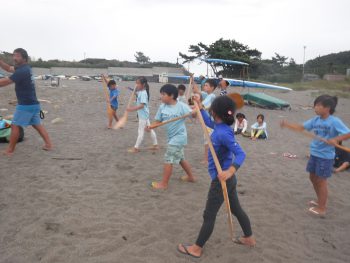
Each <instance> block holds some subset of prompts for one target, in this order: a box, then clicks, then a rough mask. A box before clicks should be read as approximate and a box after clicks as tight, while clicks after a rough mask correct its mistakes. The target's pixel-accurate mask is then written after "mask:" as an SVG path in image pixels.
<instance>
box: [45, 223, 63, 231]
mask: <svg viewBox="0 0 350 263" xmlns="http://www.w3.org/2000/svg"><path fill="white" fill-rule="evenodd" d="M60 226H61V225H60V224H57V223H49V222H46V223H45V229H46V230H47V231H52V232H55V233H57V232H58V231H59V229H60Z"/></svg>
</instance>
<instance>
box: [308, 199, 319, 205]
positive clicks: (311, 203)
mask: <svg viewBox="0 0 350 263" xmlns="http://www.w3.org/2000/svg"><path fill="white" fill-rule="evenodd" d="M309 205H310V206H318V203H317V202H316V201H314V200H311V201H309Z"/></svg>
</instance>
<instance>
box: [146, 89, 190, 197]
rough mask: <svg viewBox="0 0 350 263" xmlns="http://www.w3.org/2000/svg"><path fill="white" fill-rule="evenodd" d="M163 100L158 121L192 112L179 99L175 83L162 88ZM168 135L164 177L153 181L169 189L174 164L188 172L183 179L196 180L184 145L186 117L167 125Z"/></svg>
mask: <svg viewBox="0 0 350 263" xmlns="http://www.w3.org/2000/svg"><path fill="white" fill-rule="evenodd" d="M160 94H161V100H162V102H163V104H162V105H160V107H159V109H158V112H157V114H156V116H155V120H156V122H163V121H167V120H170V119H173V118H176V117H180V116H183V115H186V114H188V113H190V112H191V109H190V107H189V106H188V105H187V104H185V103H182V102H180V101H177V96H178V90H177V88H176V87H175V86H174V85H171V84H166V85H164V86H163V87H162V88H161V89H160ZM165 127H166V131H167V137H168V146H167V150H166V153H165V156H164V161H165V162H164V170H163V179H162V181H161V182H152V184H151V185H152V187H153V188H154V189H164V190H165V189H167V188H168V183H169V180H170V177H171V174H172V170H173V164H180V165H181V167H182V168H183V169H184V171H185V172H186V175H185V176H183V177H181V180H183V181H186V182H194V181H195V178H194V176H193V174H192V171H191V166H190V164H189V163H188V162H187V161H186V160H185V156H184V147H185V145H186V144H187V131H186V126H185V119H181V120H178V121H175V122H172V123H168V124H166V125H165Z"/></svg>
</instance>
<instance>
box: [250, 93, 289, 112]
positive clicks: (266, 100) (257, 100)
mask: <svg viewBox="0 0 350 263" xmlns="http://www.w3.org/2000/svg"><path fill="white" fill-rule="evenodd" d="M243 99H244V100H245V101H247V102H248V104H250V105H255V106H259V107H263V108H268V109H287V108H289V109H290V104H289V103H288V102H287V101H284V100H281V99H278V98H275V97H272V96H270V95H267V94H265V93H262V92H253V93H247V94H244V95H243Z"/></svg>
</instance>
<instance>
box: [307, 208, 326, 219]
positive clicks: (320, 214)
mask: <svg viewBox="0 0 350 263" xmlns="http://www.w3.org/2000/svg"><path fill="white" fill-rule="evenodd" d="M308 211H309V213H311V214H313V215H316V216H319V217H321V218H324V217H325V216H326V213H320V212H317V211H316V210H315V207H310V208H309V210H308Z"/></svg>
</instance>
